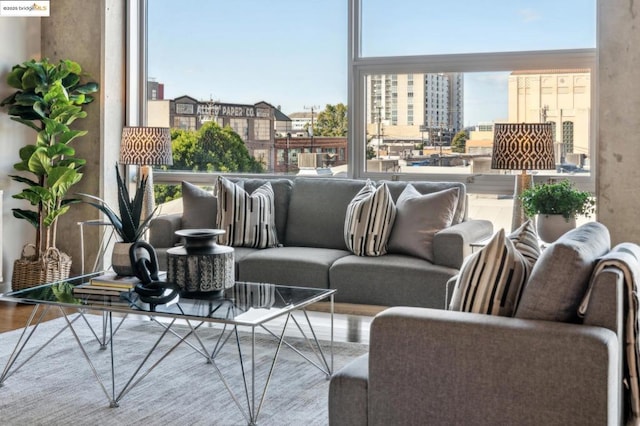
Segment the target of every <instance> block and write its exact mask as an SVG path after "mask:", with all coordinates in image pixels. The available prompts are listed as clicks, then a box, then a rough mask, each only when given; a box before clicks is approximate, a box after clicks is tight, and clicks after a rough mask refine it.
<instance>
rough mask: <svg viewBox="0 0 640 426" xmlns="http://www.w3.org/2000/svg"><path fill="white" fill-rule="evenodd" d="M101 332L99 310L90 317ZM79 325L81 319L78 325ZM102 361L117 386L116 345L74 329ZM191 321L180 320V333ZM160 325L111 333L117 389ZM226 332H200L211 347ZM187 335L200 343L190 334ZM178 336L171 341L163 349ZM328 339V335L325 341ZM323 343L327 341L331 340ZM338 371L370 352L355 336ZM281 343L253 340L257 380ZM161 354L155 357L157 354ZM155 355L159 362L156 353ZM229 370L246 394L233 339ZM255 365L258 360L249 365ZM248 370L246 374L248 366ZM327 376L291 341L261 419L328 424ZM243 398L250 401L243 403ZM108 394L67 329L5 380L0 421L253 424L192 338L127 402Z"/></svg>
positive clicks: (44, 331)
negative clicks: (114, 402)
mask: <svg viewBox="0 0 640 426" xmlns="http://www.w3.org/2000/svg"><path fill="white" fill-rule="evenodd" d="M89 318H90V322H91V323H92V324H93V325H94V326H95V327H97V328H98V329H100V325H101V317H99V316H89ZM64 324H65V321H64V319H62V318H60V319H56V320H53V321H49V322H45V323H43V324H41V325H40V326H39V328H38V330H37V332H36V334H34V337H33V339H32V342H30V344H31V343H36V344H37V343H42V342H45V341H46V340H47V339H48V337H49V336H51V335H52V334H54V333H55V332H56V331H57V330H58V329H60V327H61V326H63V325H64ZM77 324H79V321H78V322H77ZM76 330H77V332H78V335H79V337H80V339H81V340H82V341H83V343H86V345H85V347H86V349H87V352H88V355H89V356H90V357H91V359H92V361H93V362H94V364H95V368H96V369H97V370H98V372H99V373H100V374H101V376H102V377H103V379H104V383H105V386H106V387H107V390H108V391H109V392H110V391H111V382H110V376H109V372H110V365H111V364H110V357H109V350H100V348H99V345H98V344H97V342H95V341H94V337H93V335H92V334H91V331H90V330H89V328H88V327H86V326H84V325H83V326H78V327H76ZM184 330H186V325H181V326H180V331H184ZM161 332H162V328H161V327H159V326H158V325H157V324H154V323H153V322H151V321H141V320H140V319H132V320H129V319H128V320H126V321H124V323H123V324H122V326H121V327H120V329H119V330H118V331H117V333H116V336H115V338H114V348H115V349H114V351H115V359H116V364H117V366H119V367H118V368H117V369H116V371H117V377H116V388H117V389H120V388H121V387H122V385H123V384H124V383H126V380H128V377H129V376H130V375H131V373H132V372H133V371H134V369H135V368H136V367H137V366H138V364H139V361H140V360H141V359H142V357H143V356H144V355H145V354H146V353H147V349H148V348H150V347H151V346H152V345H153V343H154V342H155V340H156V338H157V336H158V335H159V334H160V333H161ZM20 333H21V331H20V330H16V331H11V332H8V333H3V334H0V369H2V368H4V365H5V363H6V361H7V359H8V358H9V356H10V354H11V351H12V350H13V347H14V344H15V342H16V341H17V339H18V338H19V335H20ZM218 333H219V329H217V328H212V329H205V328H202V329H201V333H200V334H201V335H202V336H204V340H205V341H206V342H207V345H208V346H211V345H212V344H213V343H212V342H214V341H215V336H216V335H217V334H218ZM241 336H242V339H241V341H242V347H243V350H244V353H245V356H247V355H248V354H249V353H250V351H248V350H247V349H250V347H251V346H250V340H248V337H249V333H247V332H243V333H242V334H241ZM288 340H289V341H290V342H292V344H293V345H294V346H295V347H300V348H301V347H304V345H302V343H303V341H302V339H298V338H294V337H292V338H291V339H288ZM190 341H192V342H195V343H197V341H195V340H193V339H191V340H190ZM176 342H177V339H176V338H175V337H173V336H169V337H168V338H166V339H165V340H164V341H163V342H162V343H161V344H160V347H161V348H164V349H167V348H169V347H171V346H173V344H175V343H176ZM323 343H325V344H326V345H328V343H327V342H323ZM326 345H325V346H326ZM333 347H334V371H335V369H337V368H339V367H341V366H342V365H344V364H346V363H347V362H348V361H349V360H351V359H353V358H355V357H357V356H358V355H360V354H363V353H365V352H366V351H367V346H366V345H363V344H357V343H342V342H340V343H334V346H333ZM275 349H276V343H275V341H274V339H273V338H272V337H271V336H269V335H267V334H257V337H256V350H255V353H256V359H257V361H256V372H257V373H256V383H257V384H263V383H264V381H265V378H266V376H267V371H268V368H267V366H268V365H269V363H270V360H271V359H272V357H273V354H274V352H275ZM153 357H154V358H155V359H156V360H157V358H158V357H159V356H158V355H153ZM152 361H154V359H152ZM215 364H216V365H217V366H218V367H219V368H220V370H221V371H223V372H224V373H225V377H227V379H228V383H229V386H230V387H231V388H232V389H234V390H235V391H237V392H236V394H237V395H239V396H240V401H241V402H242V401H244V399H243V398H244V394H243V393H242V390H243V386H242V382H241V377H242V376H241V372H240V368H239V362H238V350H237V345H236V343H235V341H234V340H232V339H231V340H229V341H228V342H227V344H225V345H224V346H223V348H222V350H221V351H220V353H219V355H218V356H217V357H216V363H215ZM245 368H247V369H250V368H251V364H250V363H248V364H246V365H245ZM246 373H248V371H246ZM328 388H329V381H328V379H327V377H326V375H325V374H323V373H322V372H321V371H320V370H318V369H317V368H315V367H313V366H311V365H310V364H309V363H308V362H307V361H305V360H304V359H303V358H302V357H300V356H299V355H298V354H297V353H295V352H294V351H293V350H292V349H290V348H288V347H283V348H282V349H281V351H280V354H279V358H278V362H277V363H276V366H275V369H274V372H273V376H272V379H271V381H270V384H269V387H268V391H267V395H266V398H265V400H264V403H263V406H262V408H261V411H260V414H259V417H258V422H257V423H258V424H260V425H326V424H327V423H328V411H327V398H328ZM243 404H244V405H246V403H245V402H243ZM119 405H120V406H119V407H116V408H110V407H109V401H108V399H107V397H106V396H105V394H104V392H103V390H102V388H101V387H100V385H99V384H98V382H97V381H96V380H95V377H94V376H93V374H92V372H91V368H90V367H89V364H88V363H87V362H86V360H85V358H84V357H83V355H82V352H81V350H80V349H79V347H78V345H77V344H76V342H75V339H74V337H73V334H72V333H71V332H70V330H65V331H64V332H63V333H62V334H60V336H58V338H57V339H55V340H54V341H53V342H52V343H51V344H50V345H48V346H47V347H46V348H45V349H43V350H42V351H41V352H40V353H38V354H37V355H36V356H35V357H34V358H33V359H31V360H30V361H29V363H28V364H26V366H25V367H23V368H22V369H20V370H19V371H17V372H16V373H15V374H14V375H12V376H11V377H9V378H8V379H7V380H6V381H5V383H4V384H3V386H2V387H0V423H1V424H3V425H48V426H57V425H110V426H115V425H181V426H182V425H225V426H226V425H246V424H247V420H246V418H245V417H244V416H243V415H242V413H241V412H240V410H239V408H238V406H237V405H236V404H235V403H234V402H233V399H232V398H231V396H230V395H229V393H228V391H227V389H226V388H225V386H224V384H223V383H222V382H221V380H220V379H219V377H218V375H217V374H216V372H215V369H214V368H212V365H211V364H207V362H206V359H205V358H204V357H203V356H202V355H199V354H197V353H196V352H195V351H194V350H193V349H192V348H190V347H189V346H187V345H184V344H182V345H180V346H178V348H177V349H175V350H174V351H173V352H171V353H170V355H169V356H168V357H166V358H165V359H164V360H163V361H162V362H161V363H160V364H159V366H158V367H157V368H156V369H155V370H153V371H152V372H150V373H149V375H148V376H147V377H145V378H144V379H143V380H142V381H141V382H140V383H139V384H138V385H137V387H134V388H133V389H132V390H131V391H130V392H129V393H127V394H126V395H125V396H124V398H123V399H122V400H121V401H120V404H119Z"/></svg>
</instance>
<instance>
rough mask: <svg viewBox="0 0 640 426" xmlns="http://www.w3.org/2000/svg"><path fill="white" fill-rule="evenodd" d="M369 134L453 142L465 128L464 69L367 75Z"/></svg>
mask: <svg viewBox="0 0 640 426" xmlns="http://www.w3.org/2000/svg"><path fill="white" fill-rule="evenodd" d="M367 92H368V96H367V134H368V135H369V136H370V138H371V139H380V143H385V142H386V141H387V139H394V140H404V141H411V142H421V143H426V144H427V145H436V144H438V143H440V144H445V145H450V144H451V139H452V138H453V135H455V134H456V132H458V131H460V130H461V129H462V128H463V118H464V117H463V100H464V79H463V74H462V73H429V74H384V75H371V76H369V77H368V78H367Z"/></svg>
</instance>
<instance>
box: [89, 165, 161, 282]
mask: <svg viewBox="0 0 640 426" xmlns="http://www.w3.org/2000/svg"><path fill="white" fill-rule="evenodd" d="M116 178H117V183H118V212H119V213H116V211H115V210H114V209H112V208H111V207H110V206H109V205H108V204H107V203H106V201H104V200H103V199H101V198H99V197H96V196H93V195H89V194H82V193H81V194H78V195H81V196H83V197H86V198H88V199H90V200H93V201H85V202H86V203H88V204H90V205H92V206H94V207H95V208H97V209H98V210H100V211H101V212H102V213H104V214H105V215H106V216H107V219H108V220H109V222H110V223H111V225H112V226H113V229H114V231H115V233H116V235H117V236H118V237H119V240H120V241H118V242H116V243H115V245H114V247H113V253H112V257H111V264H112V267H113V271H114V272H115V273H116V274H118V275H134V271H133V268H132V267H131V262H130V259H129V248H130V247H131V245H132V244H133V243H135V242H137V241H140V240H141V239H142V237H143V236H144V233H145V232H146V231H147V229H148V228H149V224H150V223H151V219H152V218H153V216H154V214H153V213H155V211H156V210H154V211H153V213H152V214H151V215H149V216H148V217H146V218H142V207H143V199H144V192H145V188H146V186H147V179H146V178H142V179H140V181H138V183H137V184H136V192H135V194H134V196H133V198H131V197H130V196H129V190H128V188H127V184H126V183H125V182H124V180H123V179H122V176H120V171H119V170H118V165H117V164H116Z"/></svg>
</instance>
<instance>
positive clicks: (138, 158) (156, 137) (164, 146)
mask: <svg viewBox="0 0 640 426" xmlns="http://www.w3.org/2000/svg"><path fill="white" fill-rule="evenodd" d="M120 163H122V164H132V165H137V166H140V174H139V177H140V178H141V179H142V178H147V186H146V187H145V194H144V197H143V201H142V215H141V220H144V219H146V218H147V217H149V216H150V215H151V214H153V210H154V209H155V197H154V196H153V173H152V171H151V167H150V166H154V165H155V166H161V165H169V166H170V165H172V164H173V155H172V152H171V132H170V131H169V128H168V127H125V128H123V129H122V139H121V141H120Z"/></svg>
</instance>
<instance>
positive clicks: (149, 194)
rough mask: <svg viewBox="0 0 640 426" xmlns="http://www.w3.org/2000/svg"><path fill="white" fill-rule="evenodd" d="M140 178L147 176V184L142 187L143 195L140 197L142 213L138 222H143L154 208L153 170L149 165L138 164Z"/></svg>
mask: <svg viewBox="0 0 640 426" xmlns="http://www.w3.org/2000/svg"><path fill="white" fill-rule="evenodd" d="M140 178H141V179H144V178H147V186H145V188H144V196H143V197H142V214H141V215H140V222H144V221H145V220H146V219H147V218H148V217H149V216H151V215H152V214H153V211H154V210H155V208H156V202H155V196H154V194H153V170H151V166H140Z"/></svg>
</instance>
